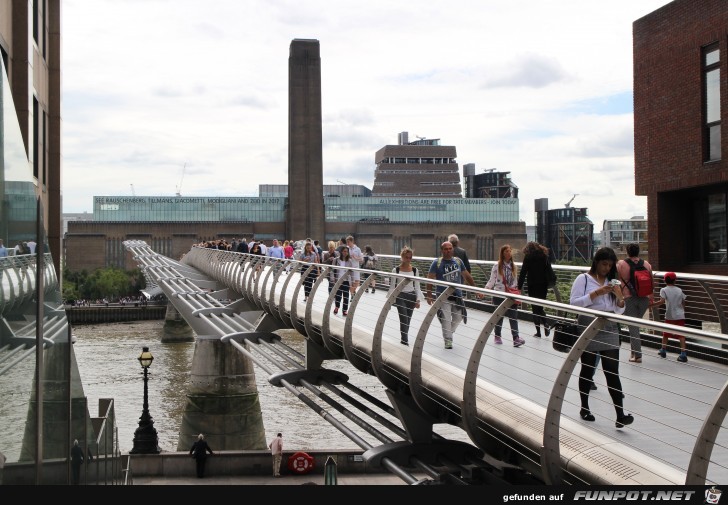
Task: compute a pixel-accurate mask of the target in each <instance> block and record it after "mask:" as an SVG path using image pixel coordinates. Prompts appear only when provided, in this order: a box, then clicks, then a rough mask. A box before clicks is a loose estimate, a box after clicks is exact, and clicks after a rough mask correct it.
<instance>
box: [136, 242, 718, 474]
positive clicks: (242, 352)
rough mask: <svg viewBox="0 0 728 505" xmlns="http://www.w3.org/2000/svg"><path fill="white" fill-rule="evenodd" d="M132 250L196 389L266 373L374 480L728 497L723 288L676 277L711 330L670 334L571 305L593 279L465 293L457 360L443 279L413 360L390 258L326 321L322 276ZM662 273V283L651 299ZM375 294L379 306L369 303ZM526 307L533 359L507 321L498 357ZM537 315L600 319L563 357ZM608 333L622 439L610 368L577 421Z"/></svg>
mask: <svg viewBox="0 0 728 505" xmlns="http://www.w3.org/2000/svg"><path fill="white" fill-rule="evenodd" d="M125 246H126V248H127V249H128V250H129V251H131V253H132V254H133V255H134V259H135V261H137V262H138V263H139V265H140V267H141V268H142V269H143V271H144V273H145V276H146V278H147V281H148V288H149V286H151V288H152V290H160V291H161V292H163V293H164V294H165V295H166V296H167V297H168V299H169V301H170V303H171V304H173V306H174V308H175V309H176V310H177V311H178V312H179V314H180V315H181V316H182V317H183V318H184V320H185V321H186V322H187V323H188V324H189V325H190V326H191V327H192V329H193V330H194V332H195V334H196V339H197V341H196V349H195V354H194V357H193V365H192V374H193V382H194V381H197V383H198V385H199V384H202V382H205V381H206V382H205V384H207V385H208V386H207V387H212V388H213V389H214V388H220V387H221V384H222V385H223V386H222V387H233V383H234V380H233V379H230V377H231V376H234V375H236V374H238V373H240V365H234V364H232V363H234V362H235V360H243V361H242V362H243V363H249V362H253V363H255V364H256V365H257V366H258V367H260V368H261V369H262V370H264V371H265V372H266V373H269V374H270V378H269V381H270V383H271V384H273V385H275V386H279V387H283V388H286V389H287V390H289V391H290V393H291V394H292V395H293V396H294V397H295V398H297V399H298V400H300V401H302V402H304V403H306V404H307V405H308V406H310V408H311V409H313V410H314V411H315V412H316V413H318V414H319V415H320V416H321V417H322V419H324V420H325V421H327V422H328V423H330V425H331V427H332V428H333V429H337V430H339V431H340V432H342V433H344V434H345V435H346V436H347V437H348V438H350V439H351V440H352V441H354V442H355V443H356V444H357V445H358V446H359V447H361V448H362V450H363V451H364V452H363V457H364V459H365V460H366V461H367V463H368V464H369V465H370V466H372V465H374V466H381V467H382V468H383V469H384V470H387V471H389V472H392V473H394V474H396V475H398V476H399V477H401V478H402V479H403V480H404V481H405V482H406V483H409V484H418V483H423V482H427V483H435V482H436V483H464V484H478V483H484V482H511V483H545V484H574V485H577V484H581V485H583V484H594V485H599V484H601V485H606V484H609V485H677V484H689V485H697V484H701V485H702V484H708V485H710V484H715V483H721V482H728V451H726V450H725V448H726V442H727V441H728V439H726V430H725V429H721V428H724V427H725V412H726V407H728V393H727V392H726V384H728V381H727V378H728V376H727V372H728V367H727V366H726V365H727V364H728V354H726V352H725V349H724V348H725V346H726V344H728V339H726V335H725V333H726V329H727V328H726V319H725V315H724V312H723V304H724V303H725V300H726V295H727V292H728V279H726V278H724V277H716V276H706V275H691V274H679V285H680V287H681V288H682V289H683V290H684V291H685V292H686V294H687V296H688V300H690V302H691V303H690V308H689V309H688V314H687V319H688V321H690V322H691V323H694V322H696V321H697V322H699V323H701V326H702V328H694V327H693V326H695V325H694V324H689V325H688V326H686V327H684V328H682V327H675V326H671V325H666V324H664V323H661V322H659V317H657V315H656V309H652V310H654V311H655V314H653V316H654V317H653V316H650V315H649V314H647V316H649V317H645V318H643V319H636V318H631V317H626V316H618V315H615V314H607V313H603V312H599V311H593V310H590V309H584V308H579V307H574V306H571V305H568V304H565V303H562V301H561V300H562V298H568V292H569V290H570V286H571V282H572V280H573V279H574V278H575V277H576V276H577V275H578V274H579V273H581V272H583V271H584V270H585V269H584V268H578V267H568V266H558V267H555V268H556V270H557V277H558V279H559V280H558V283H557V289H555V290H554V292H553V293H551V294H550V295H549V297H548V299H547V300H539V299H534V298H529V297H527V296H522V295H508V296H507V297H506V299H505V301H503V302H502V303H501V304H499V305H493V304H491V303H489V300H490V297H491V296H493V295H495V294H497V296H499V297H502V296H503V293H501V292H498V293H496V292H494V291H490V290H487V289H484V288H474V287H467V286H461V285H458V286H457V287H458V288H460V289H463V290H464V291H465V293H466V296H465V298H466V305H467V322H466V323H464V324H461V325H460V326H459V327H458V329H457V331H456V333H455V339H454V348H453V349H445V348H444V346H443V338H442V332H441V327H440V324H439V322H438V320H437V317H436V313H437V310H438V308H439V307H440V306H441V304H442V302H443V301H444V300H445V299H446V297H447V296H448V295H449V294H451V293H452V291H453V290H454V289H455V286H454V285H451V284H448V283H443V282H438V281H431V282H432V284H441V285H443V286H444V287H445V291H444V292H443V293H442V295H440V296H439V297H438V298H437V300H436V301H435V303H434V304H433V305H432V306H426V305H425V306H423V307H422V308H420V309H419V310H415V313H414V315H413V319H412V322H411V327H410V344H411V345H410V346H403V345H401V344H400V343H399V340H400V337H399V319H398V316H397V311H396V310H394V309H393V304H394V303H395V301H396V296H397V294H398V292H399V290H400V289H401V287H402V286H403V284H404V283H399V284H396V286H397V287H395V288H393V289H392V290H389V288H388V286H390V285H391V284H392V283H393V282H394V281H395V278H397V277H400V278H404V277H403V276H400V275H398V274H396V273H390V272H391V270H392V268H393V266H394V265H396V264H398V260H399V258H398V257H397V256H387V255H380V256H379V257H380V265H381V266H380V269H379V270H377V271H370V272H369V273H370V275H369V277H368V278H366V280H364V281H363V282H362V284H361V286H360V287H359V289H358V290H357V291H356V293H355V294H354V295H353V296H352V300H351V304H350V308H349V311H348V315H347V316H346V317H344V316H343V314H342V313H338V314H334V313H333V311H332V309H333V307H334V294H335V293H336V290H337V289H338V286H339V284H340V283H341V280H339V281H338V282H337V284H336V285H335V286H333V289H332V290H331V291H329V286H328V276H327V275H326V273H327V271H326V270H327V268H329V267H327V266H325V265H311V264H308V263H303V262H299V261H295V260H278V259H274V258H270V257H264V256H256V255H247V254H240V253H234V252H228V251H222V250H217V249H209V248H201V247H193V248H192V249H191V250H190V251H189V252H188V253H187V254H185V255H184V257H183V258H182V259H181V260H180V261H176V260H172V259H170V258H167V257H164V256H161V255H159V254H157V253H155V252H153V251H152V250H151V248H150V247H149V246H148V245H147V244H146V243H144V242H142V241H128V242H126V243H125ZM432 260H433V258H423V257H415V258H414V260H413V264H415V265H416V266H418V268H419V269H420V271H424V272H426V271H427V269H428V267H429V264H430V263H431V262H432ZM471 263H472V266H473V276H474V277H475V279H476V285H477V286H483V285H485V281H486V280H487V277H488V275H489V272H490V269H491V267H492V265H493V262H480V261H471ZM315 268H321V271H322V274H321V275H318V276H317V277H316V280H315V282H314V283H313V286H312V290H311V293H310V295H309V296H308V298H307V300H305V301H304V289H303V281H304V279H305V278H306V277H307V275H308V274H309V273H310V272H311V271H312V269H315ZM663 275H664V272H654V276H655V290H656V294H657V293H658V292H659V288H660V287H661V286H663V285H664V282H663V279H662V278H663ZM374 286H376V287H377V290H376V292H374V293H369V292H367V288H371V287H374ZM424 288H425V286H424V285H423V289H424ZM558 288H561V290H563V294H562V292H561V290H559V289H558ZM567 301H568V300H567ZM517 302H521V305H520V307H519V320H520V321H519V323H520V329H521V335H522V336H523V337H525V338H526V340H527V342H526V344H525V345H523V346H521V347H515V346H513V345H512V341H511V340H510V339H509V338H508V335H509V334H510V330H509V329H508V327H507V326H508V325H507V321H508V320H507V318H506V319H505V320H504V323H503V324H504V329H503V337H504V338H503V341H504V344H503V345H494V341H493V339H492V338H491V336H492V334H493V329H494V327H495V324H496V321H497V320H498V318H499V317H501V316H503V315H504V314H505V313H506V310H507V309H508V308H509V307H511V306H512V305H513V304H514V303H517ZM423 305H424V304H423ZM533 305H542V306H543V307H544V308H545V310H546V311H547V313H548V314H549V315H550V316H551V317H552V318H553V319H555V320H564V321H569V320H574V319H575V318H576V317H577V316H578V315H580V314H584V315H589V316H592V317H594V319H593V322H592V323H590V324H589V326H588V327H586V328H582V330H583V331H582V332H581V335H580V337H579V339H578V341H577V342H576V344H575V345H574V346H573V348H572V349H571V351H569V352H568V353H562V352H557V351H555V350H554V348H553V346H552V338H534V337H532V336H531V335H532V334H533V326H532V324H531V322H530V309H529V307H530V306H533ZM608 321H614V322H616V323H618V324H619V327H620V334H621V338H622V341H623V343H622V347H623V349H622V350H623V352H622V353H621V355H620V377H621V380H622V385H623V391H624V394H625V400H624V404H625V405H624V406H625V412H629V413H631V414H632V415H633V416H634V417H635V422H634V423H633V424H631V425H629V426H626V427H623V428H621V429H617V428H616V427H615V413H614V406H613V404H612V400H611V398H610V396H609V394H608V388H607V386H606V381H605V380H604V376H603V374H602V373H600V372H599V371H597V373H596V374H595V376H594V383H595V385H596V390H594V391H592V392H591V395H590V407H591V411H592V413H593V414H594V415H595V417H596V421H595V422H592V423H587V422H584V421H582V420H581V419H580V417H579V408H580V402H579V393H578V388H577V383H578V372H579V366H578V365H579V356H580V354H581V353H582V352H583V351H584V349H585V348H586V345H587V344H588V343H589V341H590V340H591V338H592V337H593V336H594V335H595V334H596V332H597V331H598V330H599V329H600V328H602V327H603V326H604V325H605V323H607V322H608ZM708 321H712V323H709V322H708ZM630 324H632V325H638V326H639V327H640V328H641V335H642V341H643V362H642V363H633V362H630V361H628V358H629V354H630V353H629V343H628V332H627V326H628V325H630ZM281 328H293V329H295V330H297V331H298V332H300V333H301V334H302V335H304V336H305V342H306V347H305V351H306V352H305V354H300V353H297V352H295V351H293V350H291V349H290V348H289V347H288V346H286V345H285V344H284V343H283V342H282V341H281V338H280V337H279V336H278V335H277V334H276V333H274V331H276V330H278V329H281ZM663 331H670V332H671V333H674V334H682V335H685V336H686V338H687V340H688V355H689V362H688V363H679V362H677V361H676V360H675V357H676V356H677V353H675V352H673V349H674V348H669V349H670V351H671V352H670V353H669V354H668V357H669V358H668V359H662V358H660V357H659V356H658V354H657V349H658V348H659V343H660V341H661V335H662V332H663ZM670 345H671V346H672V345H675V342H672V341H671V343H670ZM340 359H345V360H348V361H349V362H350V363H351V364H352V365H353V366H354V367H355V368H356V369H357V370H359V371H361V372H362V373H365V374H370V375H374V376H376V377H377V379H378V380H379V382H381V384H382V387H383V388H385V390H386V395H387V398H388V399H389V400H390V402H389V403H387V402H382V401H381V400H378V399H376V398H372V397H371V395H368V394H367V393H366V392H363V391H361V390H360V389H358V388H357V387H356V386H355V385H354V384H351V383H350V381H349V377H347V376H346V375H345V374H342V373H340V372H336V371H334V370H331V369H327V368H326V366H325V365H326V363H327V362H328V361H330V360H340ZM231 367H232V368H231ZM236 367H237V368H238V370H237V371H235V370H233V369H235V368H236ZM243 368H245V365H243ZM249 371H250V370H249V368H245V370H244V372H245V373H248V372H249ZM201 377H204V380H203V381H200V378H201ZM211 377H212V379H211ZM221 380H222V382H221ZM201 389H205V385H204V384H202V385H201ZM354 395H356V397H355V396H354ZM342 402H343V403H342ZM344 403H345V404H346V405H344ZM186 423H187V424H189V423H194V421H193V420H189V419H188V420H187V421H186ZM441 424H448V425H451V426H454V427H457V428H459V429H460V430H462V432H463V433H464V435H466V437H465V438H466V440H467V441H464V440H450V439H447V438H445V437H443V436H440V435H438V434H437V433H436V430H435V429H434V427H435V426H437V425H441ZM194 428H195V427H194V426H192V427H190V429H192V430H193V431H194ZM183 429H184V428H183ZM321 429H324V428H323V427H321ZM413 469H415V470H416V471H413ZM422 475H425V476H426V478H424V479H423V478H422Z"/></svg>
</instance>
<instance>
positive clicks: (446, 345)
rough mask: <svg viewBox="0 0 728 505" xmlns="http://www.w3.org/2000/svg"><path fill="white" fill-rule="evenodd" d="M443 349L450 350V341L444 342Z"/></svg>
mask: <svg viewBox="0 0 728 505" xmlns="http://www.w3.org/2000/svg"><path fill="white" fill-rule="evenodd" d="M445 349H452V341H449V342H445Z"/></svg>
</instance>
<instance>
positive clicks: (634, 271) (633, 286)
mask: <svg viewBox="0 0 728 505" xmlns="http://www.w3.org/2000/svg"><path fill="white" fill-rule="evenodd" d="M627 263H628V264H629V282H627V288H629V292H630V293H632V296H639V297H645V296H650V295H651V294H652V292H653V290H654V286H653V285H652V272H650V271H649V270H648V269H647V267H646V266H645V261H644V260H643V259H640V260H639V261H638V262H637V263H634V262H633V261H632V260H630V259H628V260H627Z"/></svg>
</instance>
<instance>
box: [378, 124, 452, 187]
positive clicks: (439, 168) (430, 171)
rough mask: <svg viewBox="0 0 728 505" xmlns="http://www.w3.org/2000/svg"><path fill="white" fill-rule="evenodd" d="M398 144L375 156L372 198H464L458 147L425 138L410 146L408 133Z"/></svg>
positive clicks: (401, 135)
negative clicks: (457, 158) (456, 148)
mask: <svg viewBox="0 0 728 505" xmlns="http://www.w3.org/2000/svg"><path fill="white" fill-rule="evenodd" d="M398 141H399V143H398V144H397V145H387V146H384V147H383V148H381V149H380V150H378V151H377V152H376V154H375V155H374V163H375V165H376V169H375V171H374V188H373V189H372V195H373V196H379V197H384V196H423V197H446V198H462V196H463V195H462V187H461V185H460V170H459V168H458V163H457V160H456V157H457V152H456V150H455V146H442V145H440V139H426V138H424V137H418V139H417V140H416V141H413V142H410V141H409V135H408V133H407V132H402V133H400V134H399V138H398Z"/></svg>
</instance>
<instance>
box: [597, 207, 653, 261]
mask: <svg viewBox="0 0 728 505" xmlns="http://www.w3.org/2000/svg"><path fill="white" fill-rule="evenodd" d="M629 244H638V245H639V246H640V256H642V257H643V258H644V259H646V260H647V261H649V242H648V234H647V219H645V217H644V216H634V217H631V218H629V219H605V220H604V223H603V225H602V234H601V246H602V247H611V248H612V249H614V252H615V253H617V256H618V257H619V258H624V257H626V256H627V246H628V245H629Z"/></svg>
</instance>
